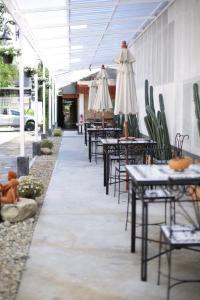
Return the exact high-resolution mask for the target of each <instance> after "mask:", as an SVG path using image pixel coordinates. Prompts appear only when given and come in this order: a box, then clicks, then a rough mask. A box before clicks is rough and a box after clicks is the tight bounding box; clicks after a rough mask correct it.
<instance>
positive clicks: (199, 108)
mask: <svg viewBox="0 0 200 300" xmlns="http://www.w3.org/2000/svg"><path fill="white" fill-rule="evenodd" d="M193 97H194V105H195V114H196V118H197V127H198V131H199V135H200V98H199V87H198V84H197V83H194V84H193Z"/></svg>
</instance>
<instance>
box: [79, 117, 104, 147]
mask: <svg viewBox="0 0 200 300" xmlns="http://www.w3.org/2000/svg"><path fill="white" fill-rule="evenodd" d="M104 125H105V126H106V125H107V122H104ZM91 126H102V121H94V120H93V121H85V122H84V134H85V145H86V146H87V142H88V136H87V133H88V132H87V131H88V128H91Z"/></svg>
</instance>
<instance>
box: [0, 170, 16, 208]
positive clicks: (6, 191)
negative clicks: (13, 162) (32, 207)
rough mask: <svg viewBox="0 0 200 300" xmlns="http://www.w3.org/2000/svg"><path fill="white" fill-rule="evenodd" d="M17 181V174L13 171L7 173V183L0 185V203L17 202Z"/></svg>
mask: <svg viewBox="0 0 200 300" xmlns="http://www.w3.org/2000/svg"><path fill="white" fill-rule="evenodd" d="M18 184H19V181H18V180H17V174H16V173H15V172H13V171H9V172H8V182H7V183H6V184H1V183H0V192H1V193H2V196H1V203H5V204H11V203H15V202H17V201H19V195H18V192H17V186H18Z"/></svg>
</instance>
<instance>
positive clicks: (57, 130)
mask: <svg viewBox="0 0 200 300" xmlns="http://www.w3.org/2000/svg"><path fill="white" fill-rule="evenodd" d="M53 136H62V129H61V128H55V129H54V130H53Z"/></svg>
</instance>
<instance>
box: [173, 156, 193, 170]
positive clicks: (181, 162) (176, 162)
mask: <svg viewBox="0 0 200 300" xmlns="http://www.w3.org/2000/svg"><path fill="white" fill-rule="evenodd" d="M191 163H192V159H191V158H190V157H183V158H173V159H170V160H169V162H168V164H169V166H170V168H171V169H173V170H174V171H178V172H181V171H184V170H185V169H187V168H188V167H189V165H190V164H191Z"/></svg>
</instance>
